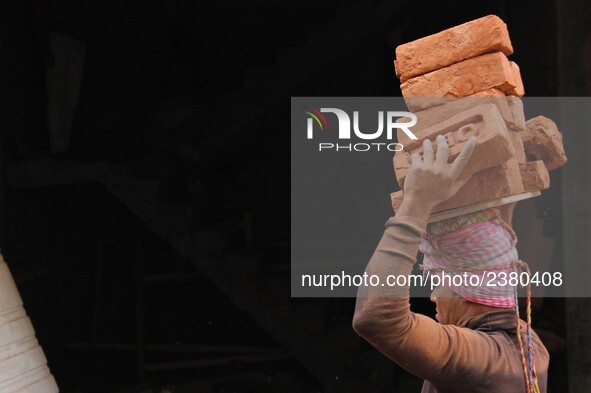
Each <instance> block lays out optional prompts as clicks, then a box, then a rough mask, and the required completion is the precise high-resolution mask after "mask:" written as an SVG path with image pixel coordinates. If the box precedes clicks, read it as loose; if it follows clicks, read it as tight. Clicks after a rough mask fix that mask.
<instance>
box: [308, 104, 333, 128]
mask: <svg viewBox="0 0 591 393" xmlns="http://www.w3.org/2000/svg"><path fill="white" fill-rule="evenodd" d="M305 108H306V109H309V111H305V112H306V114H307V115H310V116H312V118H313V119H314V120H316V123H318V125H319V126H320V129H321V130H324V128H325V127H326V129H328V123H327V122H326V119H325V118H324V116H323V115H322V113H320V111H319V110H318V109H316V108H308V107H305ZM310 120H311V119H310Z"/></svg>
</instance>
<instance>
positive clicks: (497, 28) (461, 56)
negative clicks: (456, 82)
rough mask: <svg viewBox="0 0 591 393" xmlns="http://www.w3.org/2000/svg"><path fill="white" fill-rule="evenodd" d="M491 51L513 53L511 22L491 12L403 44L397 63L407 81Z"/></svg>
mask: <svg viewBox="0 0 591 393" xmlns="http://www.w3.org/2000/svg"><path fill="white" fill-rule="evenodd" d="M490 52H502V53H504V54H505V55H507V56H508V55H510V54H512V53H513V47H512V46H511V40H510V39H509V32H508V30H507V25H506V24H505V23H504V22H503V21H502V20H501V19H500V18H499V17H498V16H495V15H488V16H485V17H483V18H479V19H476V20H473V21H470V22H467V23H464V24H461V25H459V26H455V27H452V28H450V29H447V30H443V31H441V32H439V33H437V34H433V35H430V36H427V37H423V38H420V39H418V40H415V41H412V42H409V43H406V44H404V45H400V46H398V47H397V48H396V60H395V63H394V66H395V70H396V75H397V76H398V77H399V78H400V80H401V82H404V81H406V80H408V79H410V78H413V77H415V76H418V75H422V74H426V73H428V72H431V71H434V70H437V69H440V68H443V67H447V66H449V65H451V64H454V63H457V62H460V61H463V60H466V59H469V58H471V57H475V56H479V55H482V54H485V53H490Z"/></svg>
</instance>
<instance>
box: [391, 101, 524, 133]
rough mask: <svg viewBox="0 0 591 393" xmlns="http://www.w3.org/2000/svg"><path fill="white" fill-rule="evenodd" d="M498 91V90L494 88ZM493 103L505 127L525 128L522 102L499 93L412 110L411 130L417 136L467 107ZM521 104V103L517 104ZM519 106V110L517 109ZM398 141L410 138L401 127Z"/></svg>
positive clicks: (402, 120)
mask: <svg viewBox="0 0 591 393" xmlns="http://www.w3.org/2000/svg"><path fill="white" fill-rule="evenodd" d="M495 91H498V92H500V91H499V90H495ZM516 100H518V102H516ZM484 104H493V105H495V106H496V107H497V109H498V110H499V113H500V114H501V116H502V117H503V119H504V120H505V123H506V124H507V128H509V129H512V130H516V129H518V130H522V129H524V128H525V117H524V114H523V104H522V103H521V100H520V99H519V98H517V97H510V96H507V97H506V96H505V95H503V94H502V93H501V97H498V96H482V97H475V96H470V97H462V98H459V99H456V100H454V101H452V102H450V103H447V104H444V105H439V106H435V107H432V108H429V109H426V110H423V111H420V112H414V114H415V115H416V117H417V124H415V125H414V126H413V127H412V132H413V133H414V134H415V135H417V136H419V135H421V134H422V132H423V131H424V130H425V129H427V128H429V127H432V126H434V125H436V124H439V123H441V122H443V121H446V120H447V119H449V118H451V117H453V116H455V115H457V114H459V113H460V112H462V111H465V110H467V109H471V108H474V107H475V106H478V105H484ZM519 104H521V105H519ZM519 108H521V110H519ZM398 121H399V122H406V121H409V119H408V118H406V117H403V118H400V119H398ZM397 136H398V142H399V143H402V144H405V143H407V142H409V141H410V138H409V137H408V135H406V133H404V132H403V131H402V130H401V129H398V132H397Z"/></svg>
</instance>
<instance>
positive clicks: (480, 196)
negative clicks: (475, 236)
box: [433, 158, 523, 213]
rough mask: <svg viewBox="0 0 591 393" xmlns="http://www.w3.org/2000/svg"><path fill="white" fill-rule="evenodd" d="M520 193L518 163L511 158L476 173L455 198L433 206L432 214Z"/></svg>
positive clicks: (521, 190)
mask: <svg viewBox="0 0 591 393" xmlns="http://www.w3.org/2000/svg"><path fill="white" fill-rule="evenodd" d="M522 192H523V181H522V179H521V172H520V170H519V163H518V162H517V160H516V159H514V158H512V159H510V160H508V161H507V162H505V163H503V164H501V165H499V166H496V167H493V168H488V169H485V170H483V171H480V172H478V173H476V174H475V175H474V176H472V178H471V179H470V180H469V181H468V183H466V185H464V187H462V188H461V189H460V190H459V191H458V193H457V194H456V195H455V196H453V197H452V198H450V199H448V200H447V201H445V202H443V203H440V204H439V205H437V206H435V208H434V209H433V213H436V212H440V211H443V210H448V209H455V208H457V207H462V206H466V205H470V204H472V203H476V202H485V201H490V200H494V199H498V198H502V197H506V196H510V195H516V194H520V193H522Z"/></svg>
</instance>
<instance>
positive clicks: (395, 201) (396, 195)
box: [390, 191, 403, 212]
mask: <svg viewBox="0 0 591 393" xmlns="http://www.w3.org/2000/svg"><path fill="white" fill-rule="evenodd" d="M402 196H403V195H402V191H396V192H393V193H391V194H390V202H391V203H392V209H394V212H397V211H398V209H400V205H401V204H402Z"/></svg>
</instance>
